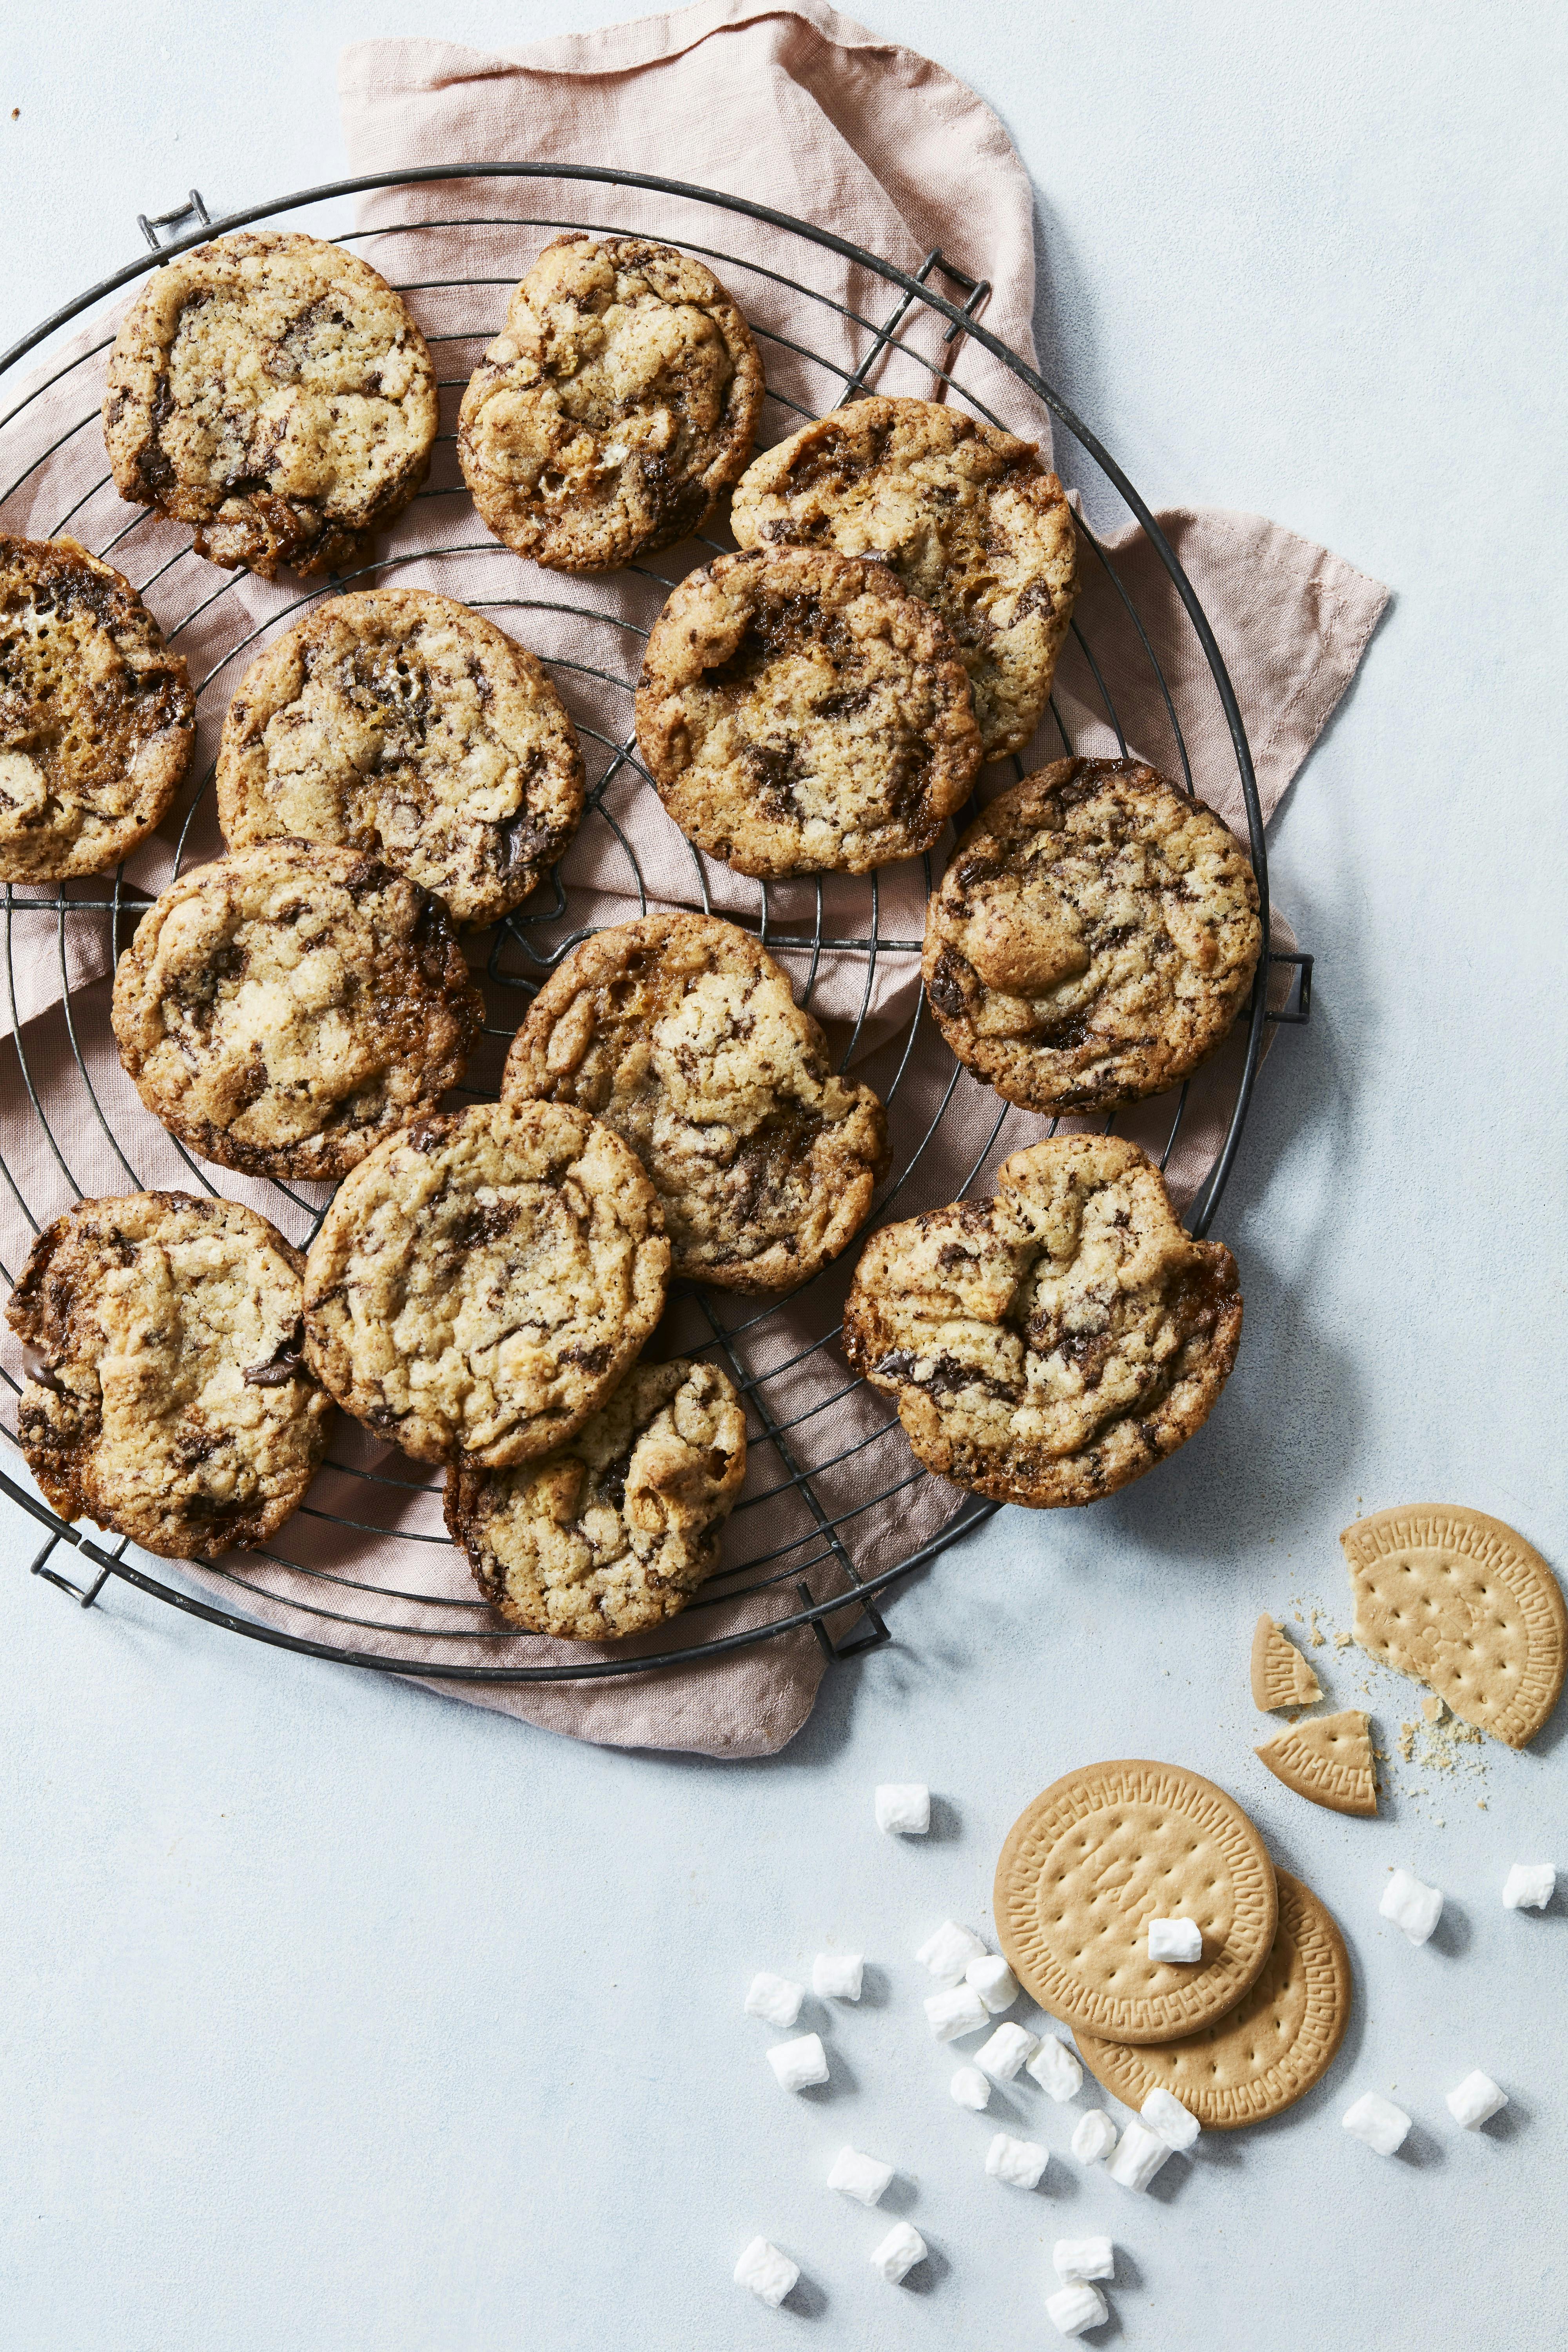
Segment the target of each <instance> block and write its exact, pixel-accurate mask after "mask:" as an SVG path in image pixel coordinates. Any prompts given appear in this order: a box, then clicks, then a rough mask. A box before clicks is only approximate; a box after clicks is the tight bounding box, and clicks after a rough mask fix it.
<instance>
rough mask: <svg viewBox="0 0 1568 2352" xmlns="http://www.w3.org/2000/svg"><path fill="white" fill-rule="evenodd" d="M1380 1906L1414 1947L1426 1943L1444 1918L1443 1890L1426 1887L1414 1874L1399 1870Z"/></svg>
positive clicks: (1385, 1915) (1386, 1916)
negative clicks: (1440, 1918) (1438, 1922)
mask: <svg viewBox="0 0 1568 2352" xmlns="http://www.w3.org/2000/svg"><path fill="white" fill-rule="evenodd" d="M1377 1907H1378V1909H1379V1911H1380V1912H1381V1913H1382V1914H1383V1916H1384V1918H1385V1919H1392V1920H1393V1921H1394V1926H1395V1927H1403V1928H1404V1930H1405V1934H1406V1935H1407V1936H1408V1937H1409V1938H1410V1940H1411V1942H1412V1943H1413V1944H1424V1943H1425V1942H1426V1938H1427V1937H1428V1936H1429V1935H1430V1934H1431V1933H1432V1930H1433V1928H1434V1927H1436V1925H1437V1921H1438V1919H1439V1917H1440V1916H1441V1915H1442V1910H1443V1895H1442V1890H1441V1889H1440V1888H1438V1887H1436V1886H1424V1885H1422V1883H1421V1881H1420V1879H1418V1878H1417V1877H1416V1876H1415V1874H1414V1872H1412V1871H1408V1870H1396V1871H1395V1872H1394V1875H1393V1877H1392V1878H1391V1879H1390V1880H1389V1882H1388V1885H1386V1886H1385V1887H1384V1890H1383V1900H1382V1902H1381V1903H1380V1904H1379V1905H1378V1906H1377Z"/></svg>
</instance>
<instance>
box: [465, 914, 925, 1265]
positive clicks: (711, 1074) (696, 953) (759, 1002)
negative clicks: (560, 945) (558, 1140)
mask: <svg viewBox="0 0 1568 2352" xmlns="http://www.w3.org/2000/svg"><path fill="white" fill-rule="evenodd" d="M501 1091H502V1096H503V1098H504V1099H506V1100H508V1101H523V1100H527V1099H534V1100H550V1101H555V1102H573V1103H576V1104H578V1105H579V1106H580V1107H581V1108H583V1109H584V1110H590V1111H592V1112H593V1113H594V1114H595V1118H602V1119H603V1120H604V1121H605V1124H606V1125H607V1126H609V1127H613V1128H614V1129H615V1130H616V1134H617V1135H620V1136H623V1137H624V1138H625V1139H626V1142H627V1143H629V1144H630V1145H631V1148H632V1150H634V1151H635V1152H636V1153H637V1158H638V1159H639V1160H641V1162H642V1164H643V1166H644V1168H645V1169H646V1170H647V1173H648V1175H649V1176H650V1177H651V1179H652V1181H653V1186H654V1190H655V1191H656V1192H657V1193H658V1198H659V1203H660V1206H661V1207H662V1209H663V1211H664V1221H665V1228H666V1231H667V1232H668V1235H669V1240H670V1247H671V1250H672V1252H673V1261H672V1271H673V1272H674V1273H675V1274H677V1275H681V1276H686V1277H687V1278H688V1279H689V1280H690V1281H693V1282H711V1283H716V1284H718V1285H719V1286H721V1287H722V1288H725V1289H731V1290H748V1291H774V1290H783V1289H785V1288H787V1287H789V1286H792V1285H794V1284H795V1283H797V1282H803V1281H805V1278H806V1277H807V1276H809V1275H812V1274H815V1273H816V1270H817V1268H818V1267H819V1266H821V1265H826V1262H827V1260H828V1259H829V1258H832V1257H836V1256H837V1254H838V1252H839V1251H840V1250H841V1249H842V1248H843V1247H844V1245H845V1244H846V1243H847V1241H848V1240H849V1238H850V1236H851V1234H854V1233H855V1232H857V1231H858V1227H859V1226H860V1224H861V1223H862V1222H863V1221H864V1219H865V1216H866V1213H867V1212H868V1209H869V1208H870V1205H871V1196H872V1193H873V1192H875V1190H876V1187H877V1185H878V1183H879V1181H880V1179H881V1177H882V1176H883V1175H885V1174H886V1172H887V1165H888V1139H887V1136H888V1123H887V1116H886V1113H885V1112H884V1111H883V1108H882V1106H881V1104H880V1103H879V1100H878V1099H877V1097H876V1096H875V1095H874V1094H873V1093H872V1091H871V1089H870V1087H865V1086H858V1085H856V1084H855V1083H854V1082H853V1081H851V1080H847V1079H845V1078H841V1077H837V1076H834V1074H833V1069H832V1065H831V1063H830V1061H829V1059H828V1053H827V1040H826V1038H825V1037H824V1035H823V1034H822V1031H821V1029H820V1028H819V1027H818V1026H817V1024H816V1022H815V1021H814V1020H813V1019H812V1017H811V1015H810V1013H803V1012H802V1011H801V1010H800V1009H799V1007H798V1006H797V1005H796V1003H795V998H794V996H793V994H792V992H791V990H790V984H789V980H788V977H787V975H786V974H785V973H784V972H783V971H781V970H780V969H779V967H778V965H777V964H776V963H775V962H774V961H773V958H772V956H770V955H769V954H768V953H767V951H766V950H765V949H763V947H762V946H760V945H759V943H758V942H757V941H756V940H754V939H752V937H751V936H750V935H749V934H748V933H747V932H745V931H742V930H741V929H738V928H737V926H736V925H734V924H733V923H724V922H720V921H718V920H717V919H715V918H714V917H712V916H709V915H649V916H647V917H645V918H644V919H643V920H642V921H640V922H637V923H626V924H622V925H619V926H618V927H616V929H611V930H605V931H599V932H597V933H595V936H594V937H593V938H592V939H590V940H584V942H583V944H582V946H581V947H578V948H575V949H574V950H573V951H572V953H571V954H570V955H569V956H568V957H567V958H566V960H565V961H564V962H563V964H562V965H561V967H560V969H559V970H558V971H555V972H553V973H552V976H551V978H550V979H549V980H548V981H547V982H545V984H544V986H543V987H542V989H541V991H540V992H539V994H538V996H537V997H536V998H535V999H534V1001H533V1003H532V1004H531V1007H530V1008H529V1014H528V1018H527V1020H526V1021H525V1022H524V1023H523V1024H522V1027H521V1029H520V1030H519V1031H518V1034H517V1036H516V1037H515V1039H514V1040H513V1042H512V1045H511V1050H510V1053H509V1054H508V1055H507V1065H506V1076H505V1078H504V1080H503V1082H502V1088H501Z"/></svg>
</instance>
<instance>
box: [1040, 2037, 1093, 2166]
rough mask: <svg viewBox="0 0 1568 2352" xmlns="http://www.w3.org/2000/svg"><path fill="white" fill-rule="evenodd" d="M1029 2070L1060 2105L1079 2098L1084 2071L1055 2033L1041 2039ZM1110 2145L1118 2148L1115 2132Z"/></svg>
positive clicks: (1041, 2086)
mask: <svg viewBox="0 0 1568 2352" xmlns="http://www.w3.org/2000/svg"><path fill="white" fill-rule="evenodd" d="M1026 2071H1027V2073H1029V2074H1031V2075H1033V2077H1034V2079H1035V2081H1036V2082H1037V2084H1039V2086H1040V2088H1041V2090H1042V2091H1048V2092H1049V2093H1050V2095H1051V2096H1052V2098H1053V2099H1055V2100H1056V2101H1057V2102H1058V2105H1059V2104H1060V2102H1061V2101H1062V2100H1063V2099H1073V2098H1076V2097H1077V2096H1078V2094H1079V2089H1080V2088H1081V2086H1082V2084H1083V2068H1082V2067H1081V2066H1080V2065H1079V2063H1078V2060H1077V2059H1076V2058H1075V2057H1074V2055H1073V2053H1072V2052H1071V2051H1070V2050H1069V2049H1068V2046H1067V2043H1066V2042H1058V2040H1057V2037H1056V2035H1055V2034H1054V2033H1047V2034H1046V2035H1045V2036H1044V2037H1043V2038H1042V2040H1041V2042H1040V2046H1039V2048H1038V2049H1037V2051H1036V2053H1035V2054H1034V2056H1033V2057H1032V2058H1031V2059H1030V2060H1029V2062H1028V2065H1027V2069H1026ZM1111 2145H1112V2146H1113V2147H1114V2145H1115V2134H1114V2133H1112V2135H1111Z"/></svg>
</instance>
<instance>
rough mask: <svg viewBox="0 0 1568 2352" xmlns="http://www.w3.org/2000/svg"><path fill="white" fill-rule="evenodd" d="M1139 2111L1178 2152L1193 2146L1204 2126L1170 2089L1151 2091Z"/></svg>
mask: <svg viewBox="0 0 1568 2352" xmlns="http://www.w3.org/2000/svg"><path fill="white" fill-rule="evenodd" d="M1138 2112H1139V2114H1140V2115H1141V2116H1142V2118H1143V2121H1144V2122H1145V2123H1146V2124H1147V2125H1148V2126H1149V2128H1150V2130H1151V2131H1152V2132H1158V2133H1159V2135H1160V2137H1161V2138H1162V2139H1163V2141H1164V2143H1165V2146H1166V2147H1173V2148H1175V2149H1176V2150H1177V2151H1178V2152H1180V2150H1181V2149H1183V2148H1184V2147H1191V2146H1192V2144H1193V2142H1194V2140H1195V2139H1196V2137H1197V2136H1198V2133H1199V2130H1200V2129H1201V2128H1202V2127H1201V2126H1200V2125H1199V2122H1198V2119H1197V2117H1196V2116H1194V2114H1192V2112H1191V2111H1190V2109H1188V2108H1186V2107H1184V2106H1183V2105H1182V2103H1181V2101H1180V2099H1178V2098H1174V2097H1173V2095H1171V2093H1170V2092H1169V2091H1164V2090H1152V2091H1151V2092H1150V2094H1149V2095H1148V2097H1147V2098H1146V2099H1145V2100H1144V2102H1143V2104H1142V2106H1141V2107H1140V2108H1139V2110H1138Z"/></svg>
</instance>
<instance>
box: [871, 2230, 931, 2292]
mask: <svg viewBox="0 0 1568 2352" xmlns="http://www.w3.org/2000/svg"><path fill="white" fill-rule="evenodd" d="M925 2258H926V2242H925V2240H924V2239H923V2238H922V2237H921V2233H920V2231H918V2230H915V2229H911V2228H910V2224H909V2223H908V2222H907V2221H895V2222H894V2224H893V2226H892V2228H891V2229H890V2230H889V2232H888V2234H887V2236H886V2237H885V2238H884V2239H883V2240H882V2241H881V2242H880V2243H879V2245H875V2246H873V2247H872V2249H871V2268H872V2269H873V2270H874V2271H880V2273H881V2274H882V2276H883V2277H884V2278H885V2279H886V2280H887V2282H888V2284H889V2286H897V2285H898V2284H899V2281H900V2279H901V2278H903V2277H905V2276H906V2275H907V2274H908V2273H909V2272H910V2271H912V2270H913V2268H914V2266H915V2264H916V2263H923V2262H924V2260H925Z"/></svg>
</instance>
